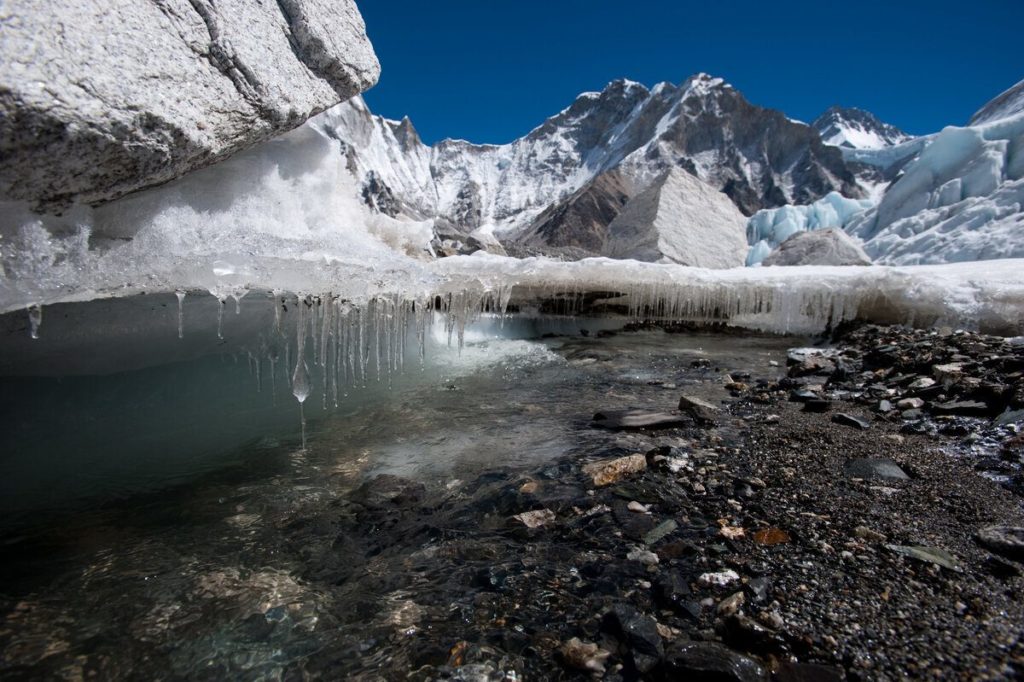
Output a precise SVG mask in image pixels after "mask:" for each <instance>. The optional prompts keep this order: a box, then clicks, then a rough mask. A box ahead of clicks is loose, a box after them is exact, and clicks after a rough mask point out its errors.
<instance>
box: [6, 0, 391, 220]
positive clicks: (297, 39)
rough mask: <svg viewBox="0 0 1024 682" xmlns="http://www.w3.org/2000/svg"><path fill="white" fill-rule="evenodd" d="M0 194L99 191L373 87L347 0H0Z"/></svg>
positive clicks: (51, 197) (90, 200)
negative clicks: (0, 30) (0, 3)
mask: <svg viewBox="0 0 1024 682" xmlns="http://www.w3.org/2000/svg"><path fill="white" fill-rule="evenodd" d="M0 21H2V23H3V40H2V41H0V62H2V63H3V64H4V69H3V71H2V72H0V199H2V200H10V201H24V202H29V203H30V204H31V205H33V206H34V207H35V208H37V209H51V210H52V209H60V208H63V207H66V206H67V205H68V204H70V203H72V202H81V203H87V204H94V205H95V204H100V203H103V202H106V201H109V200H111V199H115V198H117V197H119V196H122V195H124V194H127V193H129V192H132V191H135V190H137V189H141V188H143V187H148V186H152V185H157V184H160V183H163V182H167V181H168V180H172V179H174V178H176V177H178V176H181V175H183V174H185V173H187V172H188V171H190V170H194V169H196V168H200V167H203V166H207V165H210V164H212V163H214V162H216V161H218V160H221V159H223V158H226V157H227V156H230V155H231V154H233V153H235V152H238V151H240V150H242V149H245V148H247V147H250V146H252V145H254V144H256V143H258V142H261V141H263V140H266V139H268V138H270V137H272V136H274V135H277V134H279V133H282V132H285V131H287V130H290V129H292V128H295V127H297V126H299V125H300V124H302V123H303V122H304V121H306V120H307V119H308V118H310V117H311V116H313V115H314V114H317V113H319V112H321V111H323V110H324V109H326V108H328V107H330V106H332V105H334V104H336V103H338V102H340V101H342V100H344V99H347V98H349V97H352V96H353V95H355V94H357V93H359V92H362V91H363V90H366V89H367V88H369V87H371V86H372V85H373V84H374V83H375V82H376V80H377V77H378V75H379V73H380V66H379V65H378V63H377V58H376V56H375V55H374V53H373V48H372V47H371V45H370V42H369V40H368V39H367V37H366V32H365V26H364V24H363V19H362V17H361V16H360V14H359V10H358V9H357V8H356V6H355V3H354V2H353V0H278V1H277V2H259V0H219V1H218V2H216V3H214V2H212V0H151V1H150V2H134V1H133V0H108V1H106V2H99V1H98V0H85V1H84V2H83V1H81V0H51V1H49V2H43V3H40V2H35V1H34V0H8V2H6V3H4V6H3V9H2V10H0Z"/></svg>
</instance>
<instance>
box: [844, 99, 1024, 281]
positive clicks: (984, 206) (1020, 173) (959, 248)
mask: <svg viewBox="0 0 1024 682" xmlns="http://www.w3.org/2000/svg"><path fill="white" fill-rule="evenodd" d="M846 230H847V232H849V233H850V234H851V235H852V236H854V237H857V238H859V239H861V240H863V241H864V249H865V250H866V251H867V252H868V255H870V256H871V257H872V258H874V259H875V260H876V261H878V262H883V263H889V264H896V265H913V264H927V263H950V262H964V261H975V260H987V259H995V258H1020V257H1022V256H1024V237H1022V235H1024V114H1018V115H1015V116H1011V117H1009V118H1005V119H1001V120H998V121H995V122H992V123H987V124H984V125H978V126H973V127H967V128H957V127H949V128H946V129H944V130H943V131H942V132H940V133H939V134H938V135H935V136H934V137H933V138H931V139H930V140H929V142H928V144H927V145H926V146H925V147H924V149H923V150H922V151H921V153H920V155H919V156H918V157H917V158H916V159H914V160H913V161H911V162H910V163H909V164H908V165H907V166H906V168H905V169H904V171H903V174H902V175H901V176H900V177H899V178H897V179H896V180H895V181H894V182H893V183H892V185H891V186H890V187H889V189H888V190H887V191H886V193H885V196H884V197H883V198H882V200H881V202H880V203H879V204H878V206H877V208H875V209H873V210H871V211H867V212H865V213H863V214H861V215H859V216H857V217H855V218H854V219H853V220H851V221H850V223H849V224H848V225H847V226H846Z"/></svg>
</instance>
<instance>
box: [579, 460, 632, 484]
mask: <svg viewBox="0 0 1024 682" xmlns="http://www.w3.org/2000/svg"><path fill="white" fill-rule="evenodd" d="M646 468H647V457H645V456H644V455H639V454H638V455H628V456H626V457H618V458H616V459H605V460H601V461H599V462H591V463H590V464H587V465H586V466H584V467H583V473H585V474H587V475H588V476H590V477H591V478H592V479H593V481H594V485H596V486H598V487H600V486H606V485H611V484H612V483H615V482H617V481H619V480H621V479H623V478H625V477H626V476H628V475H630V474H635V473H637V472H639V471H643V470H644V469H646Z"/></svg>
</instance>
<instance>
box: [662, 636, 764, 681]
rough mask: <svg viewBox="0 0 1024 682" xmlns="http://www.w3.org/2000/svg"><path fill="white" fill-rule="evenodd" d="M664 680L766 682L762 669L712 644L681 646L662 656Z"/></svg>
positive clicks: (688, 643)
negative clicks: (663, 658)
mask: <svg viewBox="0 0 1024 682" xmlns="http://www.w3.org/2000/svg"><path fill="white" fill-rule="evenodd" d="M664 667H665V671H666V673H667V675H669V676H672V677H668V678H667V679H692V680H716V681H718V680H720V681H721V682H767V680H768V673H767V672H765V669H764V667H763V666H762V665H761V664H760V663H758V662H757V661H755V660H754V659H753V658H750V657H749V656H744V655H743V654H739V653H737V652H735V651H733V650H732V649H729V648H726V647H724V646H722V645H721V644H715V643H713V642H685V643H682V644H680V645H678V646H675V647H673V648H671V649H669V651H667V652H666V654H665V666H664Z"/></svg>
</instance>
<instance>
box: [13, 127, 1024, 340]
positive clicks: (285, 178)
mask: <svg viewBox="0 0 1024 682" xmlns="http://www.w3.org/2000/svg"><path fill="white" fill-rule="evenodd" d="M332 115H334V114H327V115H325V116H322V117H318V118H315V119H313V120H312V121H310V122H309V123H308V124H306V125H305V126H303V127H301V128H299V129H297V130H295V131H292V132H290V133H288V134H286V135H284V136H282V137H280V138H278V139H275V140H273V141H271V142H269V143H267V144H265V145H262V146H260V147H257V148H255V149H252V150H249V151H247V152H243V153H242V154H240V155H238V156H236V157H234V158H232V159H230V160H228V161H227V162H225V163H222V164H218V165H217V166H213V167H210V168H207V169H204V170H201V171H197V172H195V173H193V174H190V175H189V176H186V177H184V178H181V179H179V180H176V181H174V182H171V183H168V184H166V185H164V186H161V187H159V188H155V189H151V190H147V191H144V192H140V193H138V194H135V195H132V196H130V197H126V198H124V199H121V200H118V201H115V202H111V203H109V204H106V205H104V206H101V207H99V208H89V207H83V206H76V207H74V208H73V209H72V210H70V211H68V212H67V213H65V214H64V215H62V216H48V217H44V216H39V215H36V214H33V213H31V212H30V211H29V210H28V209H27V207H25V206H19V205H6V206H4V207H3V210H2V211H0V236H2V241H0V243H2V254H0V267H2V276H0V311H2V312H12V311H21V312H20V313H19V314H21V315H24V317H23V318H22V319H25V320H27V321H29V322H30V323H31V324H30V326H31V331H32V333H36V334H39V333H42V334H45V333H46V317H47V315H46V310H47V308H48V307H49V306H52V305H53V304H55V303H68V302H75V301H86V300H92V299H96V298H108V297H125V296H132V295H138V294H145V293H148V294H153V293H174V292H178V293H179V294H180V296H184V297H190V298H191V297H194V296H195V295H196V294H197V293H208V294H210V295H212V296H213V297H214V299H215V300H216V301H218V302H219V303H220V313H219V314H220V316H221V318H223V316H224V309H225V308H226V307H228V305H229V302H231V301H233V307H235V308H236V309H237V307H238V306H239V302H240V301H241V300H242V299H243V297H245V296H247V295H248V294H249V293H250V292H270V293H271V294H281V293H286V292H287V293H290V295H298V296H301V297H307V296H315V297H320V298H321V299H323V300H327V301H335V302H337V305H339V306H342V305H343V306H346V307H347V308H352V309H368V308H369V307H372V306H373V305H376V304H375V303H374V302H375V301H382V300H387V301H390V303H389V304H388V305H390V306H392V307H394V306H398V307H402V306H408V307H409V309H410V310H412V309H419V310H421V311H422V310H424V309H425V308H427V307H431V308H434V309H437V308H443V309H444V310H443V312H444V314H445V315H446V316H448V318H449V322H447V323H446V324H448V325H449V327H450V328H451V329H455V330H456V331H459V332H460V333H461V331H463V330H464V329H465V327H466V324H467V323H468V322H469V321H471V319H470V318H472V317H473V315H474V311H475V313H479V312H480V311H481V310H484V309H492V310H493V309H502V310H504V309H505V308H506V307H507V306H508V305H510V303H511V304H512V305H514V306H517V307H518V308H519V309H522V310H528V309H530V307H531V306H535V305H537V304H538V303H542V302H544V301H551V300H554V299H559V298H560V299H562V300H563V301H570V302H571V301H573V300H578V299H581V298H585V297H591V298H593V296H594V295H597V294H601V293H605V294H606V293H608V292H614V293H615V294H616V296H613V297H612V299H614V300H613V301H612V303H613V305H611V307H610V308H609V309H610V310H616V311H620V312H621V311H625V312H627V313H628V314H629V315H632V316H634V317H650V316H654V317H660V318H663V319H680V320H683V319H687V320H697V321H718V322H728V323H730V324H734V325H737V326H744V327H750V328H756V329H765V330H771V331H778V332H787V331H792V332H806V331H812V330H813V331H820V330H822V329H824V328H825V327H827V326H828V325H830V324H832V325H834V324H837V323H839V322H841V321H843V320H848V319H853V318H855V317H860V318H863V319H870V320H876V321H882V320H885V321H893V322H916V323H919V324H934V323H937V322H943V323H948V324H953V325H966V326H980V327H983V328H987V329H1013V328H1019V327H1020V322H1021V315H1020V310H1021V305H1022V302H1024V296H1022V293H1024V292H1022V288H1024V285H1022V283H1021V278H1020V276H1019V274H1018V273H1019V268H1020V261H1002V262H996V263H991V264H986V266H985V267H984V268H979V267H978V266H976V265H974V266H965V267H954V266H948V267H945V268H944V267H938V268H928V269H922V270H914V269H912V268H878V267H869V268H857V269H856V271H854V272H849V271H846V270H843V269H834V270H832V269H827V268H826V269H821V268H800V267H794V268H786V269H785V270H786V271H785V272H774V270H778V269H776V268H771V269H766V270H762V269H759V268H757V269H743V268H736V269H730V270H717V271H716V270H706V269H703V268H694V267H686V266H681V265H677V264H656V263H642V262H638V261H632V260H623V261H615V260H609V259H603V258H597V259H585V260H582V261H579V262H576V263H561V262H557V261H553V260H549V259H546V258H528V259H522V260H520V259H513V258H507V257H501V256H495V255H491V254H484V253H479V254H477V255H474V256H469V257H451V258H442V259H435V258H434V257H433V254H432V252H431V238H432V236H433V232H432V229H431V225H430V222H429V221H426V220H423V221H418V220H414V219H410V218H407V217H405V218H392V217H390V216H387V215H382V214H379V213H373V212H371V211H370V210H369V209H368V208H367V207H366V206H365V205H364V204H363V203H362V202H361V201H360V200H359V196H358V193H359V188H358V187H357V186H356V185H355V183H354V182H353V180H352V176H351V174H350V173H348V171H347V168H346V166H345V155H344V153H343V150H342V145H341V143H340V142H339V141H338V140H337V139H335V137H333V136H332V130H331V127H330V125H325V123H329V121H330V117H331V116H332ZM1014 120H1016V121H1018V122H1019V121H1020V120H1024V119H1014ZM994 125H995V124H994ZM1014 125H1016V124H1014ZM998 126H1002V127H998ZM988 130H989V134H990V136H992V137H993V139H995V138H996V133H997V132H998V131H1000V130H1002V131H1005V132H1006V133H1007V134H1008V133H1009V132H1010V131H1012V130H1016V128H1014V127H1013V126H1011V125H1009V124H1007V123H1006V122H1004V123H1002V124H998V125H996V127H990V128H989V129H988ZM969 135H975V133H970V134H969ZM947 137H950V140H951V142H950V144H949V145H947V144H946V143H945V142H942V144H941V145H940V144H939V142H940V141H943V140H945V139H946V138H943V137H942V136H940V137H939V138H938V139H937V141H936V143H935V144H934V145H932V146H931V147H929V148H928V149H931V150H934V151H933V152H932V153H931V154H930V155H926V154H922V159H924V160H925V161H928V160H929V159H931V158H933V157H940V158H941V159H944V160H947V165H948V171H949V173H958V172H960V169H961V168H962V166H963V164H962V163H960V162H958V161H957V159H961V157H959V156H956V155H955V154H951V153H950V154H947V153H940V152H943V150H944V149H946V148H947V147H951V148H952V150H953V151H954V152H963V150H965V149H966V150H967V151H968V152H969V151H970V150H989V149H992V148H996V149H999V150H1009V149H1010V145H1008V144H999V143H998V140H996V141H995V142H994V143H990V142H989V141H988V140H987V139H985V140H981V141H979V140H977V139H975V138H974V137H971V138H970V139H968V140H967V142H966V143H965V142H963V140H962V138H963V137H964V135H963V134H962V133H950V135H948V136H947ZM971 140H974V141H973V142H972V141H971ZM993 144H994V145H995V146H994V147H993ZM936 145H938V146H936ZM926 151H928V150H926ZM951 156H952V160H950V158H951ZM961 156H962V154H961ZM971 158H973V157H971ZM986 158H987V157H986ZM1016 158H1020V157H1016ZM917 163H918V164H920V163H921V160H918V162H917ZM1015 163H1017V162H1011V163H1009V168H1010V170H1009V172H1011V173H1013V172H1019V169H1017V170H1014V169H1016V165H1014V164H1015ZM1018 165H1019V164H1018ZM915 167H916V165H915ZM915 167H912V168H910V169H908V171H907V173H906V175H905V178H904V179H906V178H910V180H909V181H908V182H912V183H913V184H914V186H917V185H918V184H919V182H918V181H917V180H916V179H915V178H917V177H918V174H922V175H923V174H924V171H915V170H914V168H915ZM979 167H981V168H991V167H992V166H991V164H990V165H987V166H986V165H982V166H979ZM978 177H979V178H980V179H979V180H978V181H976V182H975V181H973V180H972V181H970V182H966V183H964V186H965V187H978V188H981V189H984V188H985V187H988V186H989V185H985V184H984V179H985V178H986V177H989V178H990V180H989V182H990V183H991V182H992V179H991V173H989V175H988V176H986V175H985V174H979V176H978ZM902 181H903V180H901V182H902ZM943 184H944V183H943ZM1016 186H1017V185H1014V184H1012V183H1011V184H1010V185H1008V188H1009V189H1013V188H1014V187H1016ZM943 191H945V190H943ZM893 196H898V195H897V194H893ZM863 208H864V204H863V202H862V201H860V200H847V199H843V198H842V197H841V196H839V195H838V194H832V195H828V196H826V197H825V198H824V199H822V200H821V201H819V202H816V203H815V204H812V205H811V206H809V207H784V208H783V209H778V210H777V211H774V212H771V211H769V212H763V213H759V214H757V215H756V216H755V218H754V219H753V220H752V221H751V222H752V224H753V225H754V226H755V228H756V229H752V230H751V231H750V232H748V237H749V238H751V239H754V238H756V241H755V246H756V244H757V243H761V242H766V241H768V240H770V239H774V240H781V239H783V238H785V237H786V236H788V234H791V233H792V232H794V231H798V230H800V229H812V228H821V227H830V226H833V225H835V224H836V223H846V222H849V221H851V220H853V221H854V222H856V221H857V220H861V221H862V222H860V223H859V224H861V225H864V224H866V221H863V216H864V213H858V211H862V210H863ZM877 210H878V209H872V211H877ZM873 215H877V213H875V214H873ZM851 216H853V218H851ZM857 216H860V218H858V217H857ZM713 238H716V237H715V235H708V234H703V236H702V237H701V239H704V240H707V239H713ZM740 243H742V239H740ZM1021 255H1024V254H1021ZM442 297H443V298H444V303H443V305H442V306H436V305H429V306H428V302H433V301H435V300H436V299H439V298H442ZM567 310H570V311H571V310H576V309H575V308H571V307H570V308H569V309H567ZM228 315H230V312H229V313H228ZM186 327H187V321H186Z"/></svg>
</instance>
